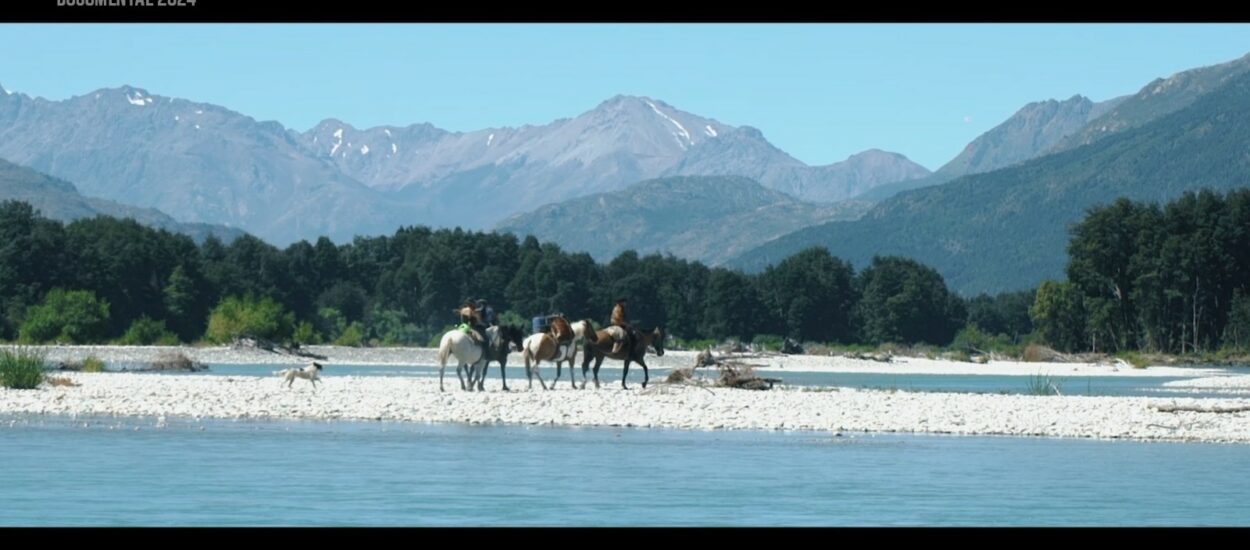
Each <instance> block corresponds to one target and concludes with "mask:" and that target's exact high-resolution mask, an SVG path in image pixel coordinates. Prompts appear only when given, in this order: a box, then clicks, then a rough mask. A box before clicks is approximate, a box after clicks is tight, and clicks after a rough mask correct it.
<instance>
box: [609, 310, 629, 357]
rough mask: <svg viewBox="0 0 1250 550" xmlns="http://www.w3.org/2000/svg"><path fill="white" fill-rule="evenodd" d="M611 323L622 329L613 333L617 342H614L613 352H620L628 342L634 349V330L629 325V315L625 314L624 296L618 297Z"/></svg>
mask: <svg viewBox="0 0 1250 550" xmlns="http://www.w3.org/2000/svg"><path fill="white" fill-rule="evenodd" d="M611 324H612V326H614V327H620V331H619V332H617V334H614V335H613V336H614V338H615V343H613V344H612V353H613V354H617V353H620V352H621V351H622V350H623V349H624V348H625V345H626V344H628V345H629V347H630V349H633V346H634V341H633V340H634V331H633V329H632V328H630V326H629V316H627V315H626V314H625V299H624V298H617V300H616V306H614V307H613V308H612V323H611ZM614 332H616V331H614Z"/></svg>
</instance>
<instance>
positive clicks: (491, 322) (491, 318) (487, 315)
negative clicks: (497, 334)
mask: <svg viewBox="0 0 1250 550" xmlns="http://www.w3.org/2000/svg"><path fill="white" fill-rule="evenodd" d="M475 306H476V307H474V309H475V310H477V312H478V313H480V314H481V316H482V324H484V325H486V326H488V327H493V326H496V325H498V324H499V315H497V314H496V313H495V308H493V307H491V306H490V304H488V303H486V299H485V298H478V299H477V303H476V304H475Z"/></svg>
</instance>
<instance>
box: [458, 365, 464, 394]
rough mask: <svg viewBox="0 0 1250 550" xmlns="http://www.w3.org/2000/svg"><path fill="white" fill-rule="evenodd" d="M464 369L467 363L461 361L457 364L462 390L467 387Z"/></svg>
mask: <svg viewBox="0 0 1250 550" xmlns="http://www.w3.org/2000/svg"><path fill="white" fill-rule="evenodd" d="M464 371H465V364H464V363H460V364H459V365H457V366H456V378H459V379H460V389H461V390H464V389H465V387H464V374H463V373H464Z"/></svg>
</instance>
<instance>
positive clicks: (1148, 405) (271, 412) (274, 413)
mask: <svg viewBox="0 0 1250 550" xmlns="http://www.w3.org/2000/svg"><path fill="white" fill-rule="evenodd" d="M168 349H169V348H163V349H162V348H126V347H116V346H109V347H96V348H91V347H74V348H69V347H66V348H55V347H53V348H47V351H48V358H49V359H50V360H64V359H74V358H81V357H85V356H86V355H96V356H97V357H100V358H101V359H103V360H104V361H106V362H110V361H119V360H127V361H138V360H144V358H150V357H149V356H154V355H155V354H157V353H159V351H167V350H168ZM181 351H185V352H186V353H187V354H188V355H189V356H192V357H193V358H195V359H197V360H199V361H204V362H207V363H219V364H224V363H242V364H254V363H265V362H273V363H289V364H298V363H302V362H304V360H303V359H300V358H292V357H287V356H281V355H275V354H269V353H266V352H255V351H236V350H230V349H227V348H198V349H197V348H181ZM314 351H316V352H318V353H324V354H326V355H328V356H329V357H330V359H328V360H327V361H326V362H325V363H327V364H331V365H332V364H334V363H335V362H342V363H344V364H414V363H416V364H430V361H429V360H430V359H432V353H433V352H432V350H422V349H376V348H375V349H367V350H359V349H352V348H329V347H326V348H314ZM692 357H693V354H690V353H669V354H666V355H665V357H663V358H659V359H661V361H659V362H663V363H668V364H670V366H672V365H682V366H684V365H689V364H690V363H692V362H693V359H692ZM262 359H264V360H262ZM653 359H654V358H653ZM794 359H801V361H794ZM771 360H772V358H769V359H768V360H760V361H757V362H765V361H771ZM659 362H657V363H659ZM618 364H619V363H618ZM657 366H658V365H657ZM1039 366H1040V365H1039V364H1010V363H1005V364H990V365H967V364H963V363H954V362H943V361H926V360H908V361H899V362H896V363H888V364H887V363H875V362H871V361H857V360H851V359H845V358H829V357H823V358H822V357H810V356H808V357H799V358H785V364H784V365H779V366H775V367H774V368H775V369H776V370H778V371H785V370H796V371H797V370H813V369H815V368H817V367H822V368H825V369H834V370H836V369H868V370H869V371H873V372H930V371H938V372H941V373H965V372H968V371H974V370H975V371H978V372H979V371H980V370H982V369H985V370H989V371H991V372H995V373H999V374H1002V373H1007V372H1011V373H1019V374H1028V375H1033V374H1036V373H1037V372H1038V371H1039ZM1046 366H1051V367H1058V368H1060V369H1071V368H1073V365H1071V364H1062V365H1046ZM330 368H333V367H330V366H327V369H330ZM1076 368H1077V369H1078V371H1076V372H1077V373H1085V372H1086V371H1089V373H1091V374H1097V375H1124V374H1138V375H1141V374H1153V372H1152V371H1155V369H1156V368H1159V367H1152V368H1148V369H1145V370H1142V369H1125V368H1121V369H1119V370H1118V371H1112V367H1108V366H1094V365H1084V366H1080V365H1078V366H1076ZM1159 369H1161V370H1162V368H1159ZM1176 370H1179V371H1184V372H1185V374H1186V375H1189V376H1196V375H1198V374H1199V373H1201V372H1202V371H1201V370H1200V369H1183V368H1182V369H1168V371H1169V372H1170V371H1176ZM492 372H495V371H493V370H492ZM514 372H517V373H518V374H519V375H520V376H515V377H511V376H510V377H509V378H511V386H512V389H513V391H511V392H504V391H502V390H501V387H500V382H499V379H498V377H497V376H495V377H490V378H488V379H487V381H486V391H485V392H465V391H461V390H460V387H459V382H458V381H457V379H456V377H455V372H454V369H453V368H450V367H449V368H448V371H447V388H448V391H446V392H440V391H439V389H438V379H437V377H434V378H430V377H426V376H420V377H416V376H353V375H350V374H348V375H340V376H331V377H327V378H325V379H323V381H322V383H321V384H320V386H319V388H318V389H315V390H314V389H313V387H312V386H311V385H310V384H309V383H308V381H306V380H296V381H295V382H296V384H295V386H294V387H293V388H287V387H286V386H285V385H283V383H282V381H281V380H280V379H279V378H278V377H276V376H270V375H265V376H223V375H198V374H196V375H192V374H185V375H172V376H171V375H166V374H151V373H119V372H106V373H77V372H71V373H61V374H57V376H62V377H65V378H69V379H71V380H72V381H73V382H75V383H77V384H79V385H78V386H56V387H50V386H46V385H45V386H42V387H40V388H38V389H35V390H11V389H3V388H0V414H3V415H23V414H46V415H69V416H119V415H120V416H142V417H155V418H158V419H160V418H162V417H170V416H174V417H185V418H223V419H308V420H338V419H343V420H381V421H405V422H459V423H473V424H481V423H486V424H491V423H506V424H522V425H563V426H625V427H655V428H678V429H758V430H819V431H827V432H830V433H838V432H848V431H851V432H904V433H938V434H969V435H971V434H977V435H1016V436H1048V437H1082V438H1101V439H1132V440H1170V441H1203V442H1236V443H1250V412H1232V413H1211V412H1159V411H1156V410H1154V408H1153V406H1158V405H1182V406H1186V405H1202V406H1203V407H1206V408H1210V407H1218V408H1230V407H1244V406H1247V405H1250V399H1237V398H1227V399H1226V398H1208V399H1196V398H1170V397H1090V396H1032V395H992V394H966V393H945V392H942V393H936V392H935V393H929V392H907V391H883V390H861V389H851V388H832V387H830V388H802V387H781V388H778V389H774V390H771V391H750V390H737V389H725V388H711V389H709V388H701V387H694V386H688V385H667V384H663V383H660V380H659V377H653V378H652V384H651V385H650V387H648V388H647V389H645V390H644V389H641V385H640V384H639V383H638V382H631V387H632V388H633V389H631V390H628V391H626V390H621V389H620V386H619V377H608V378H606V379H604V382H605V384H604V387H603V388H602V389H599V390H595V389H587V390H574V389H571V388H569V387H568V386H567V385H561V386H560V387H559V388H557V389H555V390H548V391H543V390H540V389H538V385H537V383H535V385H534V388H535V389H534V390H533V391H530V390H527V389H525V388H526V383H525V379H524V376H523V374H522V373H521V371H520V369H517V370H516V371H514ZM848 372H849V370H848ZM1057 372H1058V371H1057ZM1062 372H1063V374H1065V375H1071V373H1072V372H1073V371H1071V370H1063V371H1062ZM1117 372H1118V373H1124V374H1116V373H1117ZM1216 372H1218V371H1216ZM336 374H337V373H336ZM1171 375H1175V374H1174V373H1173V374H1171ZM601 378H602V377H601ZM631 378H633V377H632V375H631ZM1201 380H1203V381H1204V382H1203V384H1205V385H1208V386H1209V385H1216V384H1218V385H1220V386H1224V385H1225V384H1228V385H1234V384H1233V382H1232V381H1234V380H1235V381H1237V382H1236V385H1241V384H1250V376H1248V375H1240V374H1234V375H1226V376H1220V377H1215V376H1207V377H1206V378H1202V379H1201ZM1217 381H1218V382H1217ZM158 425H159V424H158Z"/></svg>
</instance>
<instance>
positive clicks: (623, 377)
mask: <svg viewBox="0 0 1250 550" xmlns="http://www.w3.org/2000/svg"><path fill="white" fill-rule="evenodd" d="M629 362H630V358H629V357H626V358H625V368H624V369H622V371H623V372H621V389H626V390H628V389H629V386H627V385H625V381H626V380H628V379H629Z"/></svg>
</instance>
